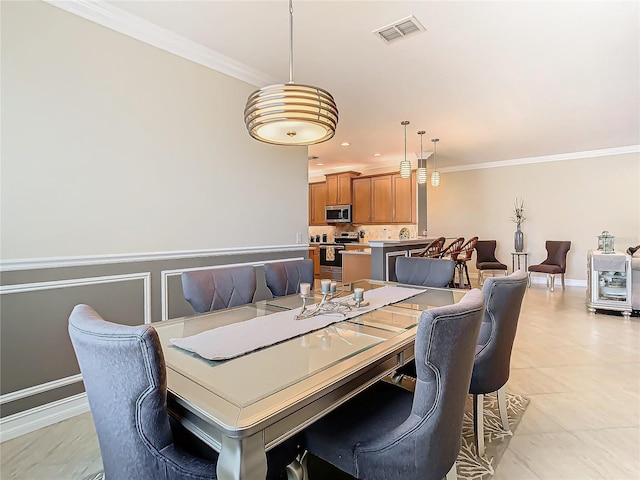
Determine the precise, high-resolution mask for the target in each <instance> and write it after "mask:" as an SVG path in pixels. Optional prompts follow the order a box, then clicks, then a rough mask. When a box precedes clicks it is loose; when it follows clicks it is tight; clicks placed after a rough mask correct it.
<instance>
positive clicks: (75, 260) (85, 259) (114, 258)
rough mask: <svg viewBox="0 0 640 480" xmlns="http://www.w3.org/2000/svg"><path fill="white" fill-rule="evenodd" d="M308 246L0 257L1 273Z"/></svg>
mask: <svg viewBox="0 0 640 480" xmlns="http://www.w3.org/2000/svg"><path fill="white" fill-rule="evenodd" d="M308 248H309V245H308V244H291V245H261V246H255V247H229V248H213V249H207V250H177V251H170V252H147V253H121V254H104V255H81V256H68V257H64V256H60V257H43V258H18V259H7V260H0V272H12V271H18V270H37V269H42V268H60V267H80V266H89V265H108V264H112V263H131V262H150V261H156V260H180V259H185V258H199V257H219V256H223V255H245V254H250V253H278V252H297V251H300V252H303V251H304V252H306V251H307V249H308Z"/></svg>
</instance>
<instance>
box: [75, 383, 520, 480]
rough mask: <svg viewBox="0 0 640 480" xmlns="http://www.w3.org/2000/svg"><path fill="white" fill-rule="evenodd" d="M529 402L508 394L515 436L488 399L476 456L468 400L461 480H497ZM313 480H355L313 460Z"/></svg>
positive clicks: (95, 479)
mask: <svg viewBox="0 0 640 480" xmlns="http://www.w3.org/2000/svg"><path fill="white" fill-rule="evenodd" d="M414 385H415V381H412V379H411V378H410V377H404V378H403V380H402V386H403V387H405V388H407V389H410V390H412V389H413V387H414ZM528 404H529V399H528V398H526V397H523V396H521V395H514V394H511V393H507V411H508V415H509V426H510V428H511V433H506V432H504V431H503V430H502V428H501V425H502V423H501V421H500V414H499V412H498V399H497V397H496V395H495V394H489V395H485V397H484V439H485V440H484V441H485V454H484V455H483V456H482V457H480V458H479V457H478V456H477V455H476V445H475V442H474V440H473V398H472V397H471V395H469V396H468V397H467V403H466V405H465V414H464V418H463V422H462V446H461V448H460V453H459V454H458V460H457V471H458V480H489V479H490V478H491V477H493V473H494V471H495V468H496V466H497V465H498V462H499V461H500V459H501V458H502V455H503V454H504V452H505V451H506V449H507V446H508V445H509V441H510V440H511V436H512V434H513V432H514V431H515V429H516V427H517V426H518V424H519V423H520V420H521V419H522V415H523V414H524V411H525V409H526V408H527V405H528ZM308 469H309V480H351V479H352V478H353V477H351V476H349V475H347V474H345V473H344V472H342V471H340V470H338V469H336V468H335V467H333V466H332V465H329V464H328V463H326V462H324V461H322V460H321V459H319V458H317V457H314V456H310V457H309V461H308ZM83 480H104V473H102V472H98V473H94V474H92V475H90V476H88V477H85V478H84V479H83Z"/></svg>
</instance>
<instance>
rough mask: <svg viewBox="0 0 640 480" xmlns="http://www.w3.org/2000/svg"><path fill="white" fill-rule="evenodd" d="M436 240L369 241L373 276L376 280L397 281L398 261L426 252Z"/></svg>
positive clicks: (419, 238) (420, 238) (421, 238)
mask: <svg viewBox="0 0 640 480" xmlns="http://www.w3.org/2000/svg"><path fill="white" fill-rule="evenodd" d="M435 238H436V237H434V238H426V237H418V238H412V239H407V240H390V239H387V240H369V242H368V243H369V247H370V249H371V276H370V277H369V278H372V279H374V280H388V281H393V282H395V281H396V259H397V258H398V257H410V256H412V255H414V254H417V253H419V252H421V251H422V250H424V249H425V248H426V247H427V245H429V244H430V243H431V242H432V241H433V240H434V239H435Z"/></svg>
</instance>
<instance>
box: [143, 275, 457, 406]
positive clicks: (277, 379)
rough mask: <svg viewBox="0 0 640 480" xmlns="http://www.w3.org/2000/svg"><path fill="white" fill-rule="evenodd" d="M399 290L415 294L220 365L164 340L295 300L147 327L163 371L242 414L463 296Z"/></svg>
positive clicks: (372, 284) (362, 284) (371, 285)
mask: <svg viewBox="0 0 640 480" xmlns="http://www.w3.org/2000/svg"><path fill="white" fill-rule="evenodd" d="M386 285H398V284H394V283H392V282H378V281H373V280H362V281H358V282H353V283H348V284H343V285H340V286H339V287H338V292H339V293H341V294H342V295H344V296H347V295H350V294H351V293H352V292H353V289H354V288H356V287H357V288H363V289H365V300H366V298H367V295H366V291H368V290H372V289H376V288H380V287H384V286H386ZM398 286H400V285H398ZM402 286H403V287H413V288H416V295H415V296H412V297H410V298H408V299H407V300H404V301H401V302H398V303H395V304H392V305H387V306H385V307H381V308H379V309H377V310H373V311H370V312H368V313H365V314H363V315H359V316H356V317H353V318H350V319H348V320H342V321H338V322H337V323H334V324H331V325H330V326H328V327H326V328H322V329H320V330H316V331H312V332H310V333H308V334H305V335H302V336H298V337H295V338H292V339H290V340H285V341H282V342H280V343H277V344H275V345H271V346H269V347H266V348H262V349H259V350H255V351H253V352H250V353H247V354H244V355H241V356H239V357H235V358H232V359H229V360H224V361H211V360H206V359H204V358H202V357H200V356H199V355H197V354H195V353H191V352H188V351H186V350H183V349H181V348H178V347H177V346H175V345H173V344H172V343H171V341H170V339H171V338H183V337H188V336H191V335H196V334H198V333H201V332H204V331H208V330H212V329H216V328H218V327H222V326H226V325H230V324H233V323H237V322H243V321H246V320H251V319H253V318H257V317H262V316H265V315H269V314H272V313H276V312H283V311H284V310H293V309H296V308H299V307H301V306H302V299H301V297H300V296H299V295H290V296H287V297H281V298H276V299H273V300H266V301H260V302H256V303H254V304H251V305H245V306H241V307H236V308H230V309H224V310H217V311H214V312H209V313H206V314H200V315H193V316H189V317H183V318H179V319H174V320H166V321H164V322H162V323H159V324H154V327H155V328H156V330H157V331H158V334H159V336H160V340H161V344H162V348H163V352H164V356H165V360H166V363H167V366H168V368H170V369H172V370H174V371H175V372H178V373H179V374H181V375H183V376H184V377H186V378H188V379H189V380H190V381H192V382H195V383H196V384H197V385H199V386H200V387H202V388H204V389H206V390H207V391H208V392H211V393H212V394H214V395H216V396H218V397H220V398H221V399H223V401H224V402H229V403H230V404H233V405H235V406H236V407H238V408H244V407H246V406H248V405H251V404H253V403H255V402H257V401H260V400H262V399H264V398H266V397H268V396H270V395H273V394H275V393H277V392H279V391H281V390H283V389H286V388H287V387H289V386H292V385H294V384H297V383H299V382H302V381H304V380H305V379H308V378H309V377H312V376H313V375H314V374H317V373H319V372H322V371H324V370H326V369H329V368H330V367H332V366H334V365H337V364H339V363H340V362H343V361H345V360H347V359H349V358H351V357H354V356H356V355H358V354H360V353H362V352H364V351H366V350H368V349H371V348H373V347H375V346H376V345H379V344H381V343H383V342H385V341H388V340H392V339H394V338H395V337H398V338H400V336H402V335H404V334H406V333H407V332H408V331H409V330H411V329H413V328H414V327H416V325H417V323H418V321H419V318H420V315H421V313H422V310H424V309H427V308H430V307H433V306H439V305H446V304H451V303H456V302H458V301H459V300H460V298H462V296H464V294H465V293H466V292H464V291H457V290H447V289H426V290H425V289H424V288H422V287H416V286H408V285H402ZM313 297H314V301H319V300H320V299H321V298H322V296H321V295H319V294H318V292H313ZM316 297H317V298H316ZM292 314H293V312H292ZM403 338H404V337H403Z"/></svg>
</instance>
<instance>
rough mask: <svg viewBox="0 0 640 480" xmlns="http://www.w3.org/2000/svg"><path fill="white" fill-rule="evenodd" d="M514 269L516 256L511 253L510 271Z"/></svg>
mask: <svg viewBox="0 0 640 480" xmlns="http://www.w3.org/2000/svg"><path fill="white" fill-rule="evenodd" d="M515 271H516V256H515V255H514V254H513V253H512V254H511V273H513V272H515Z"/></svg>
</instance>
